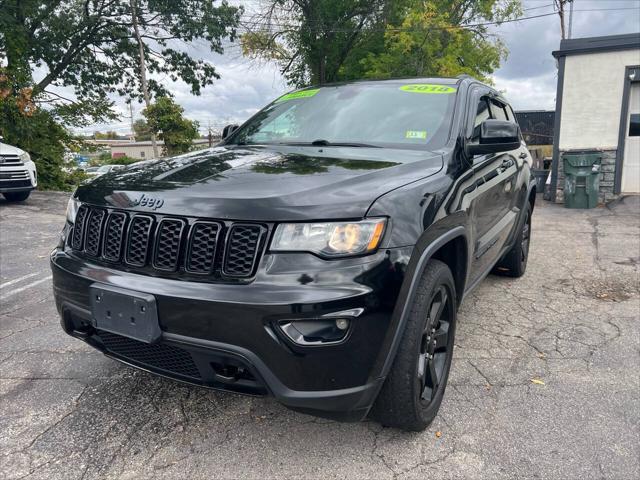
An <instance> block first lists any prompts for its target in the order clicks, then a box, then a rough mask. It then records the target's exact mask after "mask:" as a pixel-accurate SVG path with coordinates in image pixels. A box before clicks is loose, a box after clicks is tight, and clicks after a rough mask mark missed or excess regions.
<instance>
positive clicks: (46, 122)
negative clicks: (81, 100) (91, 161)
mask: <svg viewBox="0 0 640 480" xmlns="http://www.w3.org/2000/svg"><path fill="white" fill-rule="evenodd" d="M0 134H1V135H2V136H3V138H4V139H3V142H4V143H7V144H9V145H15V146H16V147H19V148H21V149H23V150H25V151H27V152H29V154H30V155H31V159H32V160H33V161H34V162H35V164H36V168H37V169H38V188H40V189H42V190H71V189H73V188H74V187H75V186H76V185H77V184H78V183H79V182H80V181H82V180H83V174H81V173H75V172H73V171H72V168H71V165H70V164H67V162H65V161H64V154H65V151H68V150H69V149H75V148H77V147H78V145H79V142H78V141H77V140H75V139H74V138H72V137H71V135H70V134H69V132H67V131H66V130H65V129H64V128H63V127H61V126H60V125H59V124H58V123H57V122H56V120H55V118H54V117H53V115H52V114H51V113H49V112H47V111H46V110H43V109H37V110H35V111H34V112H32V113H31V114H30V115H29V116H26V115H24V113H23V112H22V111H21V110H20V108H19V107H18V106H17V105H16V102H15V101H14V100H13V99H10V98H9V99H4V100H0Z"/></svg>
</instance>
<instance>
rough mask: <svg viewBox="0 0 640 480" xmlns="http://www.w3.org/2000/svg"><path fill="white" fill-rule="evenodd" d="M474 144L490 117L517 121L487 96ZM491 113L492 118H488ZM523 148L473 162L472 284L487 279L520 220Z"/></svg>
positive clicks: (482, 97) (481, 102)
mask: <svg viewBox="0 0 640 480" xmlns="http://www.w3.org/2000/svg"><path fill="white" fill-rule="evenodd" d="M477 105H478V107H477V109H476V112H477V113H476V119H475V121H474V129H473V134H472V137H471V138H470V139H468V141H469V142H471V143H478V142H479V140H480V128H479V127H480V123H482V121H483V120H484V119H486V118H493V119H497V120H506V121H513V120H511V119H510V118H509V115H508V113H507V106H506V104H504V103H502V102H501V101H500V100H499V99H497V98H494V97H493V96H491V95H489V94H486V95H480V96H479V98H478V99H477ZM487 114H488V115H489V116H488V117H487ZM520 153H521V151H520V149H516V150H512V151H509V152H501V153H498V154H487V155H476V156H475V157H474V158H473V159H472V160H473V171H474V173H473V175H474V179H475V186H476V192H475V193H476V195H475V200H474V201H473V202H472V208H471V210H470V212H469V213H470V216H471V223H472V229H473V231H474V236H473V239H474V240H473V257H472V259H471V277H472V281H475V280H477V279H478V278H480V277H481V276H483V275H484V274H485V273H486V272H487V270H488V269H489V268H490V267H491V266H492V265H493V264H494V263H495V262H496V261H497V260H498V257H499V256H500V254H501V253H502V250H503V247H504V245H505V242H506V241H507V239H508V238H509V235H510V233H511V231H512V229H513V226H514V224H515V222H516V219H517V209H515V208H514V205H515V196H516V180H517V173H518V161H517V157H518V155H520Z"/></svg>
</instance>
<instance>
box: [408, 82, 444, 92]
mask: <svg viewBox="0 0 640 480" xmlns="http://www.w3.org/2000/svg"><path fill="white" fill-rule="evenodd" d="M400 90H402V91H403V92H411V93H456V89H455V88H453V87H448V86H447V85H433V84H430V83H412V84H410V85H403V86H401V87H400Z"/></svg>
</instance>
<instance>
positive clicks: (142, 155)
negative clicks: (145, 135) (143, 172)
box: [140, 150, 144, 158]
mask: <svg viewBox="0 0 640 480" xmlns="http://www.w3.org/2000/svg"><path fill="white" fill-rule="evenodd" d="M140 158H144V150H142V151H141V152H140Z"/></svg>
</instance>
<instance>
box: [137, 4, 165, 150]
mask: <svg viewBox="0 0 640 480" xmlns="http://www.w3.org/2000/svg"><path fill="white" fill-rule="evenodd" d="M136 7H137V6H136V0H131V21H132V23H133V31H134V33H135V36H136V40H137V42H138V50H139V52H140V53H139V67H140V86H141V88H142V96H143V97H144V103H145V104H146V105H147V108H149V107H150V106H151V97H150V96H149V85H148V84H147V63H146V60H145V56H144V43H143V42H142V36H141V35H140V27H138V10H137V8H136ZM151 145H152V146H153V158H158V142H157V141H156V134H155V132H151Z"/></svg>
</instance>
